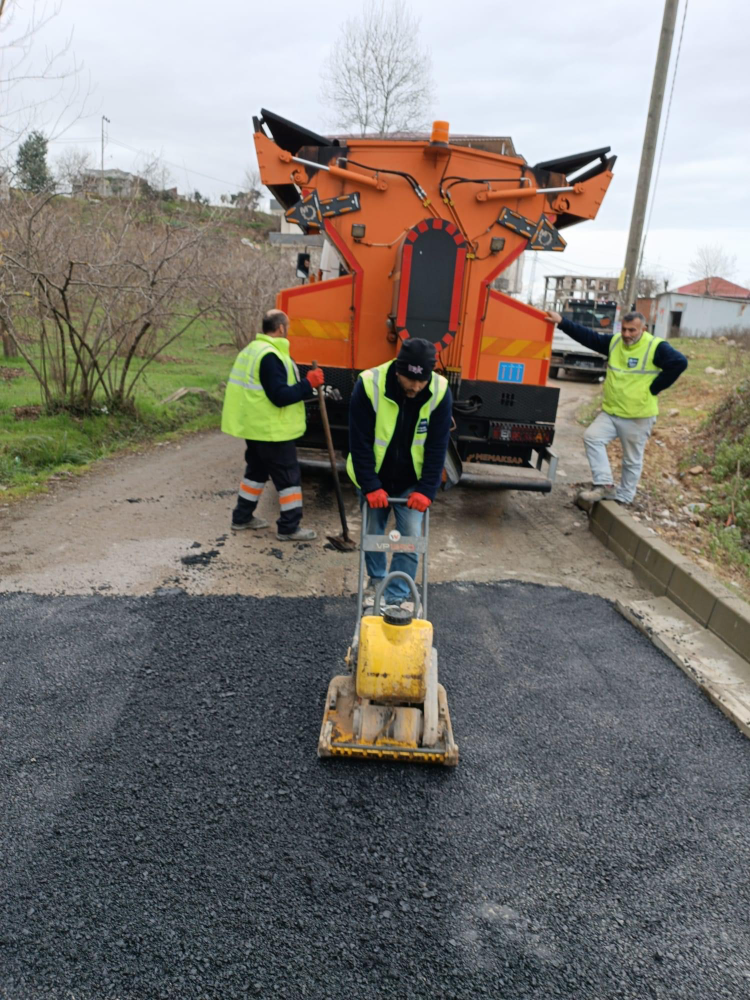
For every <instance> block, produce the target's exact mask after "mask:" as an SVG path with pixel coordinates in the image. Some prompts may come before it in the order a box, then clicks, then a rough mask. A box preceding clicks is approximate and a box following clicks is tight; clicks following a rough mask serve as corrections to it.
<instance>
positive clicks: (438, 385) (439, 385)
mask: <svg viewBox="0 0 750 1000" xmlns="http://www.w3.org/2000/svg"><path fill="white" fill-rule="evenodd" d="M392 364H394V362H393V361H386V363H385V364H384V365H379V366H378V367H377V368H370V369H368V371H364V372H362V374H361V375H360V376H359V377H360V378H361V379H362V385H363V386H364V389H365V392H366V393H367V398H368V399H369V400H370V402H371V403H372V408H373V410H374V411H375V442H374V444H373V452H374V454H375V471H376V472H380V467H381V466H382V464H383V459H384V458H385V453H386V452H387V451H388V445H389V444H390V443H391V438H392V437H393V433H394V431H395V430H396V423H397V422H398V403H397V402H396V401H395V400H393V399H389V398H388V396H386V394H385V380H386V377H387V375H388V369H389V368H390V367H391V365H392ZM447 390H448V379H447V378H444V377H443V376H442V375H438V373H437V372H433V373H432V379H431V381H430V392H431V394H432V395H431V396H430V398H429V399H427V400H425V402H424V403H423V404H422V406H421V407H420V410H419V416H418V417H417V425H416V427H415V428H414V437H413V438H412V442H411V460H412V463H413V465H414V471H415V472H416V474H417V479H419V477H420V476H421V475H422V467H423V465H424V444H425V441H426V440H427V429H428V428H429V426H430V417H431V416H432V414H433V412H434V410H435V408H436V407H437V406H439V405H440V403H441V402H442V401H443V398H444V397H445V393H446V392H447ZM346 471H347V472H348V473H349V478H350V479H351V481H352V482H353V483H354V485H355V486H359V483H358V482H357V479H356V476H355V475H354V462H353V461H352V454H351V452H349V457H348V458H347V460H346Z"/></svg>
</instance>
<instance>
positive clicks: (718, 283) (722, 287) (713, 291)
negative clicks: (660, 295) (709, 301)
mask: <svg viewBox="0 0 750 1000" xmlns="http://www.w3.org/2000/svg"><path fill="white" fill-rule="evenodd" d="M674 290H675V291H676V292H680V293H681V294H682V295H710V296H712V297H713V298H719V299H750V288H743V287H742V285H735V283H734V282H733V281H727V279H726V278H700V279H699V280H698V281H691V282H690V284H689V285H682V286H681V287H680V288H675V289H674Z"/></svg>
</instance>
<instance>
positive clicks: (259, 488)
mask: <svg viewBox="0 0 750 1000" xmlns="http://www.w3.org/2000/svg"><path fill="white" fill-rule="evenodd" d="M245 444H246V446H247V447H246V448H245V478H244V479H243V480H242V482H241V483H240V490H239V496H238V497H237V506H236V507H235V508H234V510H233V511H232V523H233V524H247V522H248V521H250V520H251V519H252V517H253V514H254V513H255V508H256V507H257V505H258V501H259V500H260V498H261V494H262V493H263V487H264V486H265V485H266V483H267V482H268V479H269V477H270V479H271V482H272V483H273V485H274V486H275V487H276V489H277V491H278V494H279V506H280V507H281V514H280V515H279V519H278V521H277V522H276V525H277V527H278V530H279V534H280V535H293V534H294V532H295V531H296V530H297V528H299V523H300V521H301V520H302V485H301V482H302V476H301V473H300V468H299V462H298V461H297V446H296V445H295V443H294V441H245Z"/></svg>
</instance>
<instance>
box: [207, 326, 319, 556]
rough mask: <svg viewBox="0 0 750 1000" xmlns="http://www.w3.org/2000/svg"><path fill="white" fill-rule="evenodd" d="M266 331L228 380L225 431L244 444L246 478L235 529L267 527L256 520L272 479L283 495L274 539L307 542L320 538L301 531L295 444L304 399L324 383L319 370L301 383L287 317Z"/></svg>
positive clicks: (234, 519) (302, 429) (302, 427)
mask: <svg viewBox="0 0 750 1000" xmlns="http://www.w3.org/2000/svg"><path fill="white" fill-rule="evenodd" d="M262 329H263V332H262V333H259V334H258V335H257V336H256V337H255V339H254V340H252V341H251V342H250V343H249V344H248V345H247V347H245V348H244V349H243V350H242V351H240V353H239V354H238V355H237V358H236V359H235V362H234V366H233V368H232V372H231V374H230V376H229V378H228V380H227V388H226V393H225V395H224V409H223V411H222V415H221V429H222V430H223V431H224V433H225V434H231V435H232V437H238V438H243V439H244V441H245V475H244V478H243V480H242V482H241V483H240V489H239V496H238V498H237V504H236V506H235V508H234V511H233V512H232V529H233V530H234V531H241V530H243V529H258V528H267V527H268V521H265V520H264V519H263V518H261V517H256V516H255V508H256V507H257V505H258V501H259V500H260V497H261V494H262V493H263V487H264V486H265V485H266V482H267V481H268V479H269V477H270V478H271V481H272V482H273V485H274V486H275V487H276V489H277V491H278V494H279V505H280V507H281V514H280V516H279V519H278V520H277V522H276V527H277V531H276V537H277V538H278V539H279V541H282V542H307V541H311V540H312V539H313V538H315V537H317V536H316V532H315V531H313V529H312V528H301V527H300V521H301V520H302V485H301V482H302V477H301V474H300V468H299V462H298V461H297V447H296V444H295V441H296V440H297V438H301V437H302V435H303V434H304V433H305V426H306V417H305V403H304V400H306V399H311V398H312V396H313V395H314V393H315V390H316V389H317V388H318V386H321V385H322V384H323V382H324V374H323V370H322V369H321V368H315V369H312V370H311V371H309V372H308V373H307V375H306V376H305V378H303V379H302V380H301V381H300V377H299V372H298V370H297V366H296V365H295V363H294V362H293V361H292V359H291V357H290V356H289V341H288V340H287V336H288V334H289V318H288V317H287V315H286V314H285V313H283V312H281V310H280V309H271V310H269V312H267V313H266V314H265V316H264V317H263V324H262Z"/></svg>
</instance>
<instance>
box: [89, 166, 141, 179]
mask: <svg viewBox="0 0 750 1000" xmlns="http://www.w3.org/2000/svg"><path fill="white" fill-rule="evenodd" d="M83 176H84V177H94V178H99V179H101V178H102V177H104V178H105V180H106V179H110V180H119V179H121V178H123V177H132V178H133V179H135V174H129V173H128V172H127V170H119V169H118V168H117V167H110V168H109V169H108V170H105V171H104V173H102V171H101V170H95V169H89V170H84V171H83Z"/></svg>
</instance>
